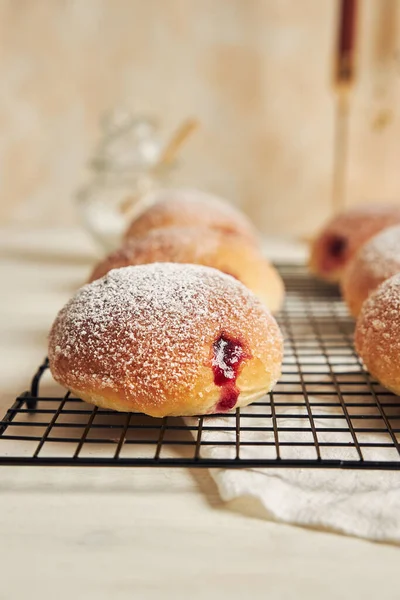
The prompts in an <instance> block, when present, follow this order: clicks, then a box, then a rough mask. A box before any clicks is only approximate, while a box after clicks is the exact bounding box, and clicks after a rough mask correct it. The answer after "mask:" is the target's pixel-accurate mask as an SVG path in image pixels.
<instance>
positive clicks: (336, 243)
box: [322, 235, 347, 272]
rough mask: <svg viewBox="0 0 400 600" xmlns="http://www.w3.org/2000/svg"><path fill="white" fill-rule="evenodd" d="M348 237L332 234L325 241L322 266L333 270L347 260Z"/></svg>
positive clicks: (325, 269)
mask: <svg viewBox="0 0 400 600" xmlns="http://www.w3.org/2000/svg"><path fill="white" fill-rule="evenodd" d="M346 253H347V239H346V238H344V237H343V236H341V235H332V236H330V237H328V238H327V240H326V242H325V252H324V259H323V265H322V268H323V269H324V271H327V272H328V271H331V270H333V269H335V268H337V267H339V266H340V265H341V264H342V263H344V262H345V260H346Z"/></svg>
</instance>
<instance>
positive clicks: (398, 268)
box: [341, 225, 400, 317]
mask: <svg viewBox="0 0 400 600" xmlns="http://www.w3.org/2000/svg"><path fill="white" fill-rule="evenodd" d="M399 272H400V225H395V226H394V227H389V228H387V229H384V230H383V231H381V232H380V233H378V234H377V235H375V236H374V237H373V238H371V239H370V240H369V241H368V242H367V243H366V244H365V245H364V246H362V247H361V248H360V250H359V251H358V252H357V254H356V256H355V257H354V258H353V260H351V261H350V263H349V265H348V266H347V268H346V270H345V272H344V275H343V278H342V281H341V288H342V293H343V297H344V300H345V302H346V304H347V306H348V307H349V310H350V312H351V314H352V315H353V316H354V317H357V315H358V314H359V313H360V310H361V307H362V305H363V303H364V301H365V300H366V299H367V298H368V296H369V295H370V293H371V292H373V291H374V290H375V289H376V288H377V287H378V286H379V285H380V284H381V283H382V282H383V281H385V279H388V278H389V277H392V276H393V275H395V274H396V273H399Z"/></svg>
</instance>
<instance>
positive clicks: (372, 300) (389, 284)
mask: <svg viewBox="0 0 400 600" xmlns="http://www.w3.org/2000/svg"><path fill="white" fill-rule="evenodd" d="M355 344H356V349H357V351H358V352H359V353H360V356H361V357H362V359H363V360H364V361H365V363H366V364H367V367H368V368H369V369H370V370H371V372H372V373H373V374H375V375H376V376H377V377H378V378H380V379H381V380H382V379H383V378H384V377H389V378H390V376H391V374H392V373H393V372H394V373H395V377H396V378H397V377H398V373H399V372H400V274H397V275H394V276H393V277H391V278H390V279H387V280H386V281H384V282H383V283H382V284H381V285H380V286H379V287H378V288H377V290H376V291H375V292H373V293H372V294H371V295H370V296H369V298H368V299H367V300H366V301H365V302H364V304H363V307H362V311H361V313H360V316H359V318H358V320H357V327H356V332H355ZM386 385H388V384H387V383H386Z"/></svg>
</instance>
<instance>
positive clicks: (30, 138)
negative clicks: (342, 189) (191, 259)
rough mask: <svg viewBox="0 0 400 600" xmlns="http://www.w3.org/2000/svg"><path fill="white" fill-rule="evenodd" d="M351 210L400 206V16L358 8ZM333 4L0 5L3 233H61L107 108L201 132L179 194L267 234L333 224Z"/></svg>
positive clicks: (380, 5)
mask: <svg viewBox="0 0 400 600" xmlns="http://www.w3.org/2000/svg"><path fill="white" fill-rule="evenodd" d="M360 4H361V8H362V13H361V15H360V20H361V22H360V30H361V43H360V52H359V78H358V83H357V89H356V91H355V94H354V99H353V103H352V116H351V123H350V125H351V140H350V156H349V196H348V197H349V201H350V202H359V201H362V200H370V199H375V198H376V199H379V200H391V201H395V200H396V199H399V198H400V189H399V188H400V168H399V155H400V153H399V140H400V102H399V100H400V2H398V0H380V2H376V0H362V1H361V2H360ZM336 7H337V4H336V2H335V1H334V0H0V44H1V46H0V73H1V80H0V131H1V136H0V199H1V205H0V219H1V220H3V221H4V220H7V219H12V218H13V219H15V218H18V219H22V220H26V221H31V222H34V221H40V222H45V223H50V224H52V223H54V224H57V223H71V222H73V221H74V219H75V218H76V217H75V213H74V209H73V205H72V196H73V192H74V190H75V189H76V187H77V186H78V184H79V183H80V182H81V181H82V175H83V174H84V163H85V160H86V158H87V155H88V153H89V152H90V151H91V149H92V148H93V145H94V143H95V141H96V137H97V135H98V119H99V116H100V114H101V113H102V112H103V111H104V110H105V109H108V108H109V107H112V106H114V105H124V106H129V107H131V108H132V109H134V110H135V111H137V112H139V113H142V112H145V113H150V114H155V115H159V116H160V118H161V119H162V123H163V126H164V130H165V132H169V131H171V130H172V129H173V128H174V126H175V125H176V124H177V123H178V122H179V121H180V120H181V119H182V117H185V116H187V115H195V116H197V117H198V118H199V119H200V120H201V122H202V128H201V130H200V131H199V133H198V134H197V135H196V136H195V137H194V138H193V139H192V140H191V141H190V143H189V144H188V146H187V151H186V153H185V163H184V166H183V169H182V171H181V173H180V174H179V178H178V181H179V182H180V183H185V184H188V183H189V184H192V185H197V186H199V187H203V188H206V189H211V190H213V191H216V192H219V193H221V194H223V195H226V196H229V197H231V198H232V199H233V200H234V201H235V202H237V203H238V204H239V205H241V206H242V207H244V208H245V210H246V211H247V212H248V213H249V214H250V215H251V216H253V217H254V218H255V219H256V220H257V222H258V224H259V225H260V227H261V228H262V229H263V230H264V231H265V232H274V233H279V232H282V233H296V234H307V233H309V232H310V231H312V230H313V229H314V228H315V227H316V226H318V224H319V223H320V222H321V220H322V219H324V218H325V217H326V215H327V214H328V213H329V206H330V196H331V175H332V173H331V171H332V144H333V114H334V103H333V94H332V88H331V79H330V77H331V65H332V48H333V41H334V21H335V10H336Z"/></svg>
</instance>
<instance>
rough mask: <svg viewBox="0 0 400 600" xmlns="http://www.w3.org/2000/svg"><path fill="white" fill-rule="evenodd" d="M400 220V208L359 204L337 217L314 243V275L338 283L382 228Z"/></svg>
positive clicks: (312, 270)
mask: <svg viewBox="0 0 400 600" xmlns="http://www.w3.org/2000/svg"><path fill="white" fill-rule="evenodd" d="M398 223H400V208H399V207H398V206H388V205H382V206H381V205H367V206H358V207H355V208H353V209H351V210H348V211H346V212H345V213H342V214H340V215H338V216H336V217H334V218H333V219H332V220H331V221H329V223H328V224H327V225H326V226H325V227H324V228H323V230H322V231H321V233H320V234H319V235H318V236H317V238H316V239H315V240H314V242H313V244H312V246H311V255H310V261H309V266H310V270H311V272H312V273H314V275H316V276H317V277H320V278H321V279H324V280H326V281H330V282H332V283H337V282H339V281H340V279H341V277H342V275H343V272H344V269H345V267H346V266H347V264H348V262H349V260H351V258H353V256H354V255H355V253H356V252H357V251H358V249H359V248H361V246H362V245H363V244H365V242H367V241H368V240H369V239H370V238H371V237H372V236H374V235H375V234H377V233H378V232H379V231H381V230H382V229H385V228H386V227H390V226H391V225H396V224H398Z"/></svg>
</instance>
